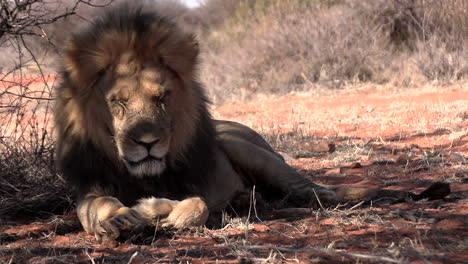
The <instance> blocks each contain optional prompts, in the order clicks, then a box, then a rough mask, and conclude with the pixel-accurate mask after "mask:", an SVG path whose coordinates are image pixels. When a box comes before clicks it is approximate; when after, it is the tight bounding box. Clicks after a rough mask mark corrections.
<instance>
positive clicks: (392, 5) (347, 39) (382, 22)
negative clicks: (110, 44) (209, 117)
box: [201, 0, 468, 103]
mask: <svg viewBox="0 0 468 264" xmlns="http://www.w3.org/2000/svg"><path fill="white" fill-rule="evenodd" d="M212 2H213V3H216V2H217V1H212ZM238 5H239V6H238V7H237V9H236V11H235V12H232V11H231V12H228V13H231V14H232V15H231V16H228V17H227V18H226V20H225V21H224V26H221V27H216V28H214V29H213V30H212V31H211V32H209V34H207V37H204V39H203V40H202V43H203V44H204V51H205V54H204V64H203V74H202V75H201V76H202V80H203V82H204V83H205V84H206V85H207V87H208V88H209V90H210V92H211V95H212V97H213V100H214V102H215V103H222V102H225V101H226V100H227V101H232V100H246V99H250V98H252V97H256V96H258V94H261V93H267V94H271V93H281V94H283V93H288V92H291V91H305V90H310V89H315V88H316V87H317V86H321V87H327V88H343V87H346V86H349V85H350V84H354V85H355V84H356V83H363V82H365V83H369V82H371V83H378V84H382V83H391V84H392V85H396V86H403V87H407V86H410V87H411V86H415V85H421V84H424V83H428V82H432V81H442V82H456V81H459V80H462V79H466V76H467V73H468V64H467V63H468V62H467V59H466V58H467V57H468V53H467V52H468V49H467V48H466V47H467V46H468V31H467V30H466V28H468V27H467V25H466V23H467V22H466V21H467V20H468V19H467V18H468V14H467V13H466V6H467V5H468V2H467V1H466V0H450V1H448V2H447V3H445V2H444V4H441V3H439V2H438V1H419V0H418V1H409V0H405V1H396V0H395V1H384V0H378V1H355V0H344V1H301V0H287V1H279V2H274V1H267V0H262V1H249V0H241V1H239V3H238ZM218 8H219V9H220V8H221V7H218ZM231 9H232V7H230V10H231Z"/></svg>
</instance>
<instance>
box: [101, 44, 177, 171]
mask: <svg viewBox="0 0 468 264" xmlns="http://www.w3.org/2000/svg"><path fill="white" fill-rule="evenodd" d="M109 71H110V73H109V75H111V76H112V78H110V80H109V84H108V85H106V86H105V87H107V90H105V91H103V92H104V96H105V101H106V102H107V105H108V109H109V112H110V115H111V116H112V125H111V127H112V128H113V129H112V130H113V131H112V134H113V136H114V140H115V145H116V147H117V150H118V154H119V157H120V159H121V160H122V161H123V163H124V164H125V166H126V167H127V169H128V171H129V172H130V174H132V175H133V176H136V177H143V176H154V175H159V174H161V173H162V172H163V171H164V169H165V168H166V160H167V159H166V156H167V155H168V153H169V149H170V145H171V135H172V129H171V128H172V116H173V115H174V113H173V111H172V110H173V108H174V107H173V105H172V100H171V99H172V96H173V95H177V94H178V93H179V92H180V91H179V90H180V89H181V87H180V86H181V82H180V80H179V79H178V77H177V75H176V74H175V73H174V72H172V71H171V70H170V69H168V68H166V67H164V66H162V65H157V64H155V63H154V62H146V63H145V62H142V61H140V60H138V59H137V58H135V57H134V56H132V54H128V53H127V54H124V55H122V56H121V58H120V60H119V62H118V63H117V64H116V65H115V67H113V68H112V69H110V70H109ZM106 74H107V73H106ZM104 79H105V76H104Z"/></svg>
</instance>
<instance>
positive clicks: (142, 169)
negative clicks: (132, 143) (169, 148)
mask: <svg viewBox="0 0 468 264" xmlns="http://www.w3.org/2000/svg"><path fill="white" fill-rule="evenodd" d="M124 163H125V166H126V167H127V170H128V172H130V174H131V175H132V176H133V177H137V178H144V177H155V176H159V175H160V174H161V173H162V172H163V171H164V170H165V169H166V159H165V158H164V157H163V158H160V159H155V158H146V159H144V160H142V161H138V162H131V161H127V160H124Z"/></svg>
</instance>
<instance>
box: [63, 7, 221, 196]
mask: <svg viewBox="0 0 468 264" xmlns="http://www.w3.org/2000/svg"><path fill="white" fill-rule="evenodd" d="M129 49H130V50H132V51H134V52H135V53H136V54H138V55H139V56H140V59H141V60H145V61H151V60H161V58H162V59H163V60H164V65H165V66H167V67H168V68H169V69H170V70H171V71H172V72H175V73H176V74H177V76H178V78H180V80H181V85H183V87H182V88H183V89H182V90H183V95H182V96H179V97H178V99H177V100H178V106H177V111H176V114H175V116H172V119H173V120H174V121H173V124H172V128H171V131H172V132H171V133H172V141H171V148H170V150H169V155H168V167H167V169H166V170H165V171H164V172H163V173H162V174H161V175H160V176H159V177H154V178H151V179H135V178H132V177H131V176H130V175H129V174H128V172H127V171H126V169H125V167H124V166H123V164H122V161H121V160H119V157H118V155H117V149H116V146H115V142H113V136H114V135H113V134H112V130H111V129H109V123H110V122H111V121H110V120H111V115H110V113H109V109H107V105H106V103H105V101H104V100H105V99H104V98H103V95H102V94H103V93H102V90H104V89H106V88H107V87H105V85H107V83H105V82H102V81H100V76H101V75H102V73H103V71H105V69H106V67H108V65H110V64H113V63H116V60H117V59H118V57H119V56H120V54H121V53H122V52H125V51H126V50H129ZM197 55H198V44H197V42H196V40H195V38H194V37H193V36H192V35H189V34H186V33H184V32H182V31H181V30H180V29H178V28H177V27H176V26H175V25H174V24H173V23H172V22H171V21H170V20H168V19H166V18H164V17H161V16H159V15H157V13H155V12H154V10H151V11H147V7H141V6H129V5H124V6H122V7H120V8H119V9H117V10H116V9H113V10H112V13H107V14H105V15H104V16H102V18H101V19H100V20H98V21H97V22H94V24H92V25H91V26H90V27H86V29H85V30H82V31H79V32H78V33H75V34H74V35H73V36H72V38H71V39H70V40H69V42H68V44H67V46H66V47H65V55H64V62H63V67H62V70H61V78H62V82H61V85H60V87H59V88H58V89H57V102H56V107H55V122H56V127H57V133H58V141H57V161H58V166H59V169H60V170H61V171H62V172H63V174H64V176H65V178H66V180H67V181H68V182H69V183H71V185H72V186H73V187H74V188H76V189H77V191H78V193H79V194H80V195H84V194H86V193H89V192H94V193H97V194H100V195H113V196H116V197H117V198H119V199H120V200H121V201H122V202H123V203H124V204H131V203H133V202H134V201H135V200H136V199H138V198H140V197H144V196H145V195H154V194H157V195H159V196H163V197H167V198H172V199H181V198H184V197H185V196H188V195H198V194H199V190H198V189H197V187H196V186H197V185H198V184H200V182H202V181H203V180H204V179H203V175H204V174H206V172H208V171H210V170H213V167H214V162H215V161H214V158H213V152H214V148H215V147H216V145H215V144H216V143H215V142H216V139H215V130H214V126H213V121H212V118H211V116H210V114H209V112H208V110H207V104H208V102H207V99H206V96H205V92H204V90H203V88H202V87H201V86H200V85H199V84H198V83H197V81H196V78H195V76H196V68H197ZM148 186H150V187H148Z"/></svg>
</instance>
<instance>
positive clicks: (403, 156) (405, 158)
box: [395, 154, 411, 165]
mask: <svg viewBox="0 0 468 264" xmlns="http://www.w3.org/2000/svg"><path fill="white" fill-rule="evenodd" d="M410 160H411V158H410V157H409V156H408V155H407V154H401V155H400V156H399V157H398V158H397V159H396V161H395V162H396V163H397V164H400V165H406V164H408V162H410Z"/></svg>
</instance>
